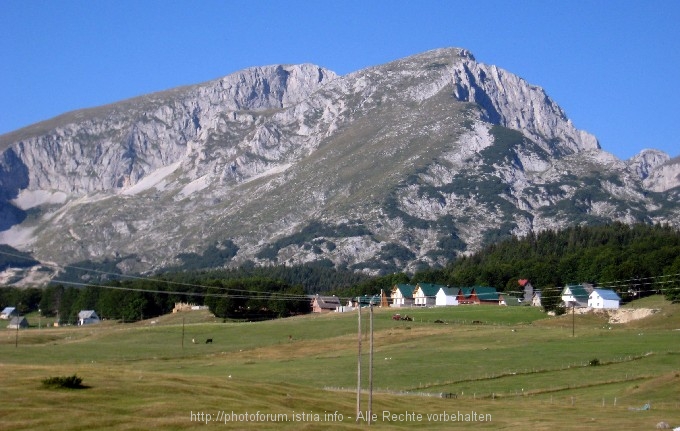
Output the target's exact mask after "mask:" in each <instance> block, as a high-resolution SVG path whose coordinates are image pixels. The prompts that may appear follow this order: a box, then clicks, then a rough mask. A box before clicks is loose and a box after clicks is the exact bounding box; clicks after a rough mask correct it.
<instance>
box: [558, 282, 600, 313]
mask: <svg viewBox="0 0 680 431" xmlns="http://www.w3.org/2000/svg"><path fill="white" fill-rule="evenodd" d="M592 291H593V285H592V284H588V283H583V284H576V285H568V286H565V287H564V289H562V301H563V302H564V306H565V307H576V308H580V307H587V306H588V297H589V296H590V294H591V293H592Z"/></svg>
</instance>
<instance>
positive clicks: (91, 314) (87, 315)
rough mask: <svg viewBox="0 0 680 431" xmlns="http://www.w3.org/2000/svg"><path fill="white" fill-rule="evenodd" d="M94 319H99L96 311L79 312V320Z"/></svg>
mask: <svg viewBox="0 0 680 431" xmlns="http://www.w3.org/2000/svg"><path fill="white" fill-rule="evenodd" d="M93 317H96V318H99V316H97V313H95V312H94V310H80V311H79V312H78V319H91V318H93Z"/></svg>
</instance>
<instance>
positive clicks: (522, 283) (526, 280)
mask: <svg viewBox="0 0 680 431" xmlns="http://www.w3.org/2000/svg"><path fill="white" fill-rule="evenodd" d="M517 282H518V283H519V285H520V286H522V287H524V285H525V284H527V283H528V282H529V280H528V279H526V278H523V279H521V280H517Z"/></svg>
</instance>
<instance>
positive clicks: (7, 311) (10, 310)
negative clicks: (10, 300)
mask: <svg viewBox="0 0 680 431" xmlns="http://www.w3.org/2000/svg"><path fill="white" fill-rule="evenodd" d="M14 310H16V307H5V308H4V309H3V310H2V311H1V312H0V314H7V315H9V314H12V313H14Z"/></svg>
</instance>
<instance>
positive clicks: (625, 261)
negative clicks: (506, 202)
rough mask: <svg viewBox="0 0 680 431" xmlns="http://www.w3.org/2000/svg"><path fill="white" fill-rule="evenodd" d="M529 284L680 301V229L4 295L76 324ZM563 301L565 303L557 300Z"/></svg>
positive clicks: (250, 312)
mask: <svg viewBox="0 0 680 431" xmlns="http://www.w3.org/2000/svg"><path fill="white" fill-rule="evenodd" d="M523 278H526V279H529V280H531V282H532V284H533V285H534V287H535V288H537V289H542V290H543V291H544V292H545V294H546V295H547V296H548V297H549V298H547V299H548V301H550V300H551V298H550V297H551V296H558V295H557V292H559V291H560V290H561V287H562V286H564V285H567V284H579V283H582V282H592V283H594V284H596V285H600V286H603V287H605V288H612V289H614V290H616V291H617V293H619V295H620V296H622V298H623V299H624V300H628V299H632V298H634V297H641V296H645V295H649V294H652V293H664V294H665V296H666V297H667V298H668V299H669V300H672V301H680V231H678V230H677V229H674V228H671V227H669V226H667V225H653V226H651V225H643V224H638V225H632V226H630V225H625V224H622V223H613V224H608V225H602V226H574V227H570V228H567V229H564V230H561V231H545V232H541V233H538V234H533V233H532V234H529V235H527V236H525V237H522V238H518V237H512V238H510V239H507V240H504V241H501V242H498V243H494V244H489V245H487V246H486V247H484V248H483V249H482V250H480V251H478V252H476V253H474V254H472V255H470V256H464V257H460V258H457V259H454V260H452V261H451V263H449V264H448V265H447V266H445V267H441V268H429V269H426V270H422V271H419V272H416V273H415V274H407V273H404V272H397V273H394V274H389V275H386V276H381V277H368V276H367V275H365V274H361V273H356V272H352V271H348V270H346V269H336V268H333V266H332V264H331V263H330V262H328V261H321V262H316V263H313V264H306V265H296V266H288V267H286V266H276V267H255V266H253V265H246V266H243V267H241V268H238V269H231V270H225V269H223V270H206V271H179V272H172V273H170V272H169V273H165V274H161V275H157V276H155V277H149V278H134V279H129V280H113V281H108V282H105V283H102V284H101V285H89V286H85V287H74V286H72V285H66V286H64V285H59V284H57V285H49V286H47V287H45V288H42V289H33V288H31V289H17V288H9V287H6V288H2V289H0V306H16V305H18V306H19V310H20V311H21V312H22V314H25V313H27V312H29V311H37V310H38V309H40V310H41V312H42V313H43V314H44V315H46V316H57V315H58V316H59V317H60V319H61V320H63V321H70V322H74V321H75V320H76V317H77V314H78V311H80V310H86V309H94V310H96V311H97V313H98V314H99V315H100V316H102V317H104V318H109V319H116V320H123V321H135V320H139V319H143V318H150V317H155V316H158V315H162V314H165V313H168V312H170V311H171V310H172V308H173V307H174V304H175V303H176V302H191V303H195V304H197V305H207V306H208V307H209V308H210V311H211V312H212V313H214V314H215V315H216V316H218V317H221V318H233V319H251V320H253V319H265V318H276V317H283V316H290V315H294V314H300V313H306V312H308V311H309V307H310V301H309V298H308V297H307V296H306V295H309V294H312V293H324V294H329V295H330V294H335V295H337V296H339V297H344V298H349V297H356V296H360V295H373V294H377V293H380V291H381V289H382V290H385V291H386V292H389V291H390V289H391V288H392V286H394V285H395V284H397V283H411V284H416V283H418V282H428V283H437V284H442V285H449V286H461V287H462V286H474V285H485V286H492V287H495V288H496V289H497V290H498V291H501V292H506V293H517V294H519V293H520V292H519V290H520V288H519V285H518V279H523ZM552 299H554V300H555V301H558V300H559V298H552Z"/></svg>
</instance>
